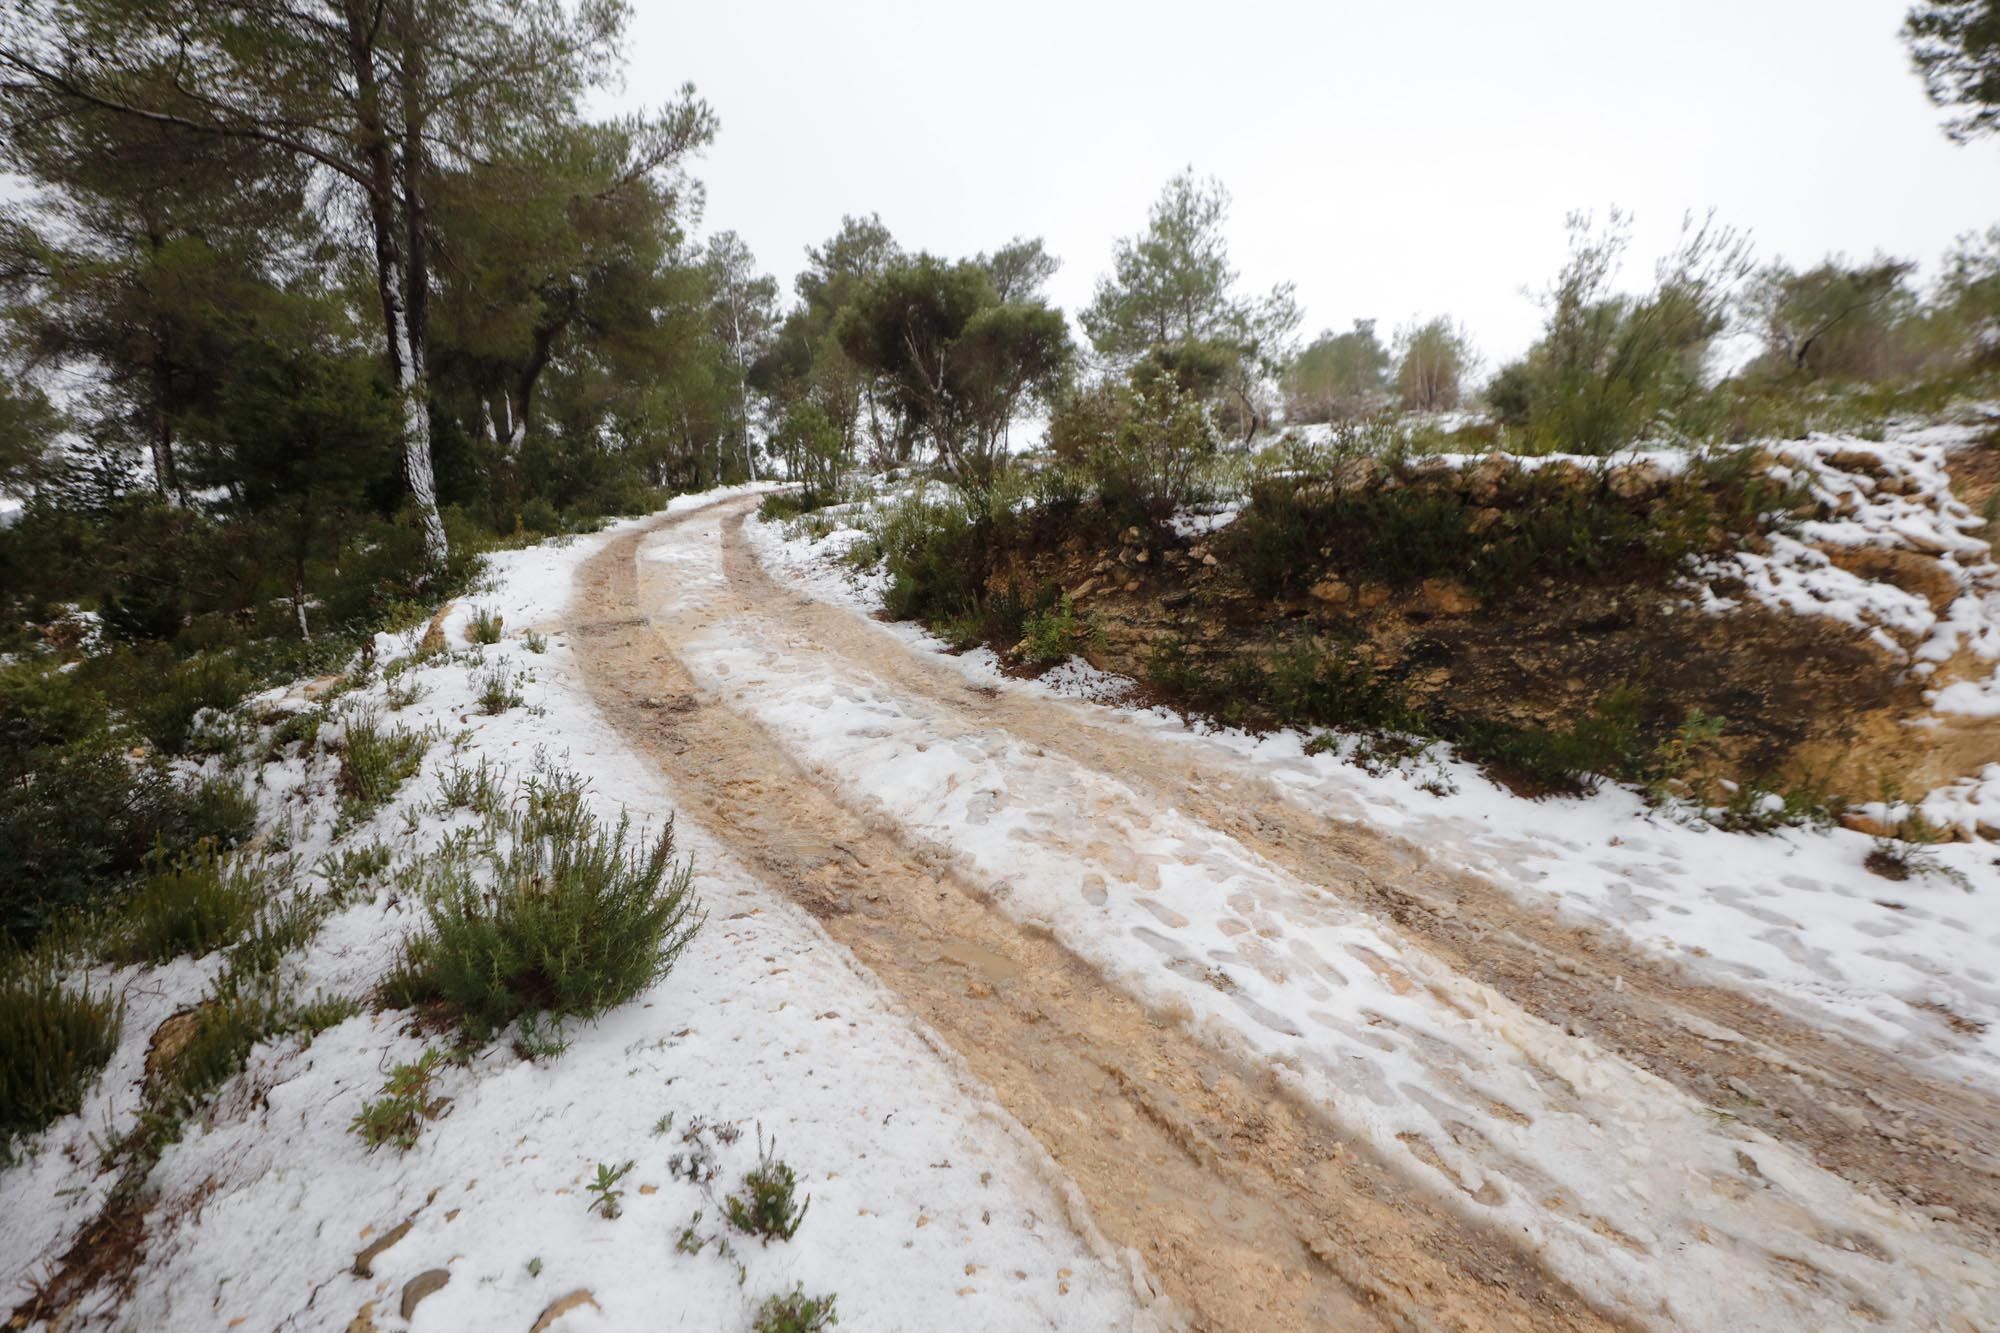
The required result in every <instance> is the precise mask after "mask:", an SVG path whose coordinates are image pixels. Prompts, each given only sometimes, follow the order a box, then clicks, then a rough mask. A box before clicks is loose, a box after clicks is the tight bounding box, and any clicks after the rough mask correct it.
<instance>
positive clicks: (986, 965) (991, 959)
mask: <svg viewBox="0 0 2000 1333" xmlns="http://www.w3.org/2000/svg"><path fill="white" fill-rule="evenodd" d="M937 960H938V961H939V962H941V963H956V964H957V965H958V966H960V967H962V968H965V969H966V970H967V971H969V972H977V973H979V974H980V975H981V976H983V977H985V978H986V979H987V980H988V981H1012V980H1013V979H1014V978H1015V977H1018V976H1020V975H1021V965H1020V964H1019V963H1017V962H1015V961H1014V960H1013V959H1011V958H1009V957H1008V956H1007V955H1006V954H1004V953H995V952H994V951H993V950H991V949H989V948H987V947H985V946H984V945H980V944H974V943H972V941H970V940H947V941H946V942H945V943H943V944H940V945H939V946H938V958H937Z"/></svg>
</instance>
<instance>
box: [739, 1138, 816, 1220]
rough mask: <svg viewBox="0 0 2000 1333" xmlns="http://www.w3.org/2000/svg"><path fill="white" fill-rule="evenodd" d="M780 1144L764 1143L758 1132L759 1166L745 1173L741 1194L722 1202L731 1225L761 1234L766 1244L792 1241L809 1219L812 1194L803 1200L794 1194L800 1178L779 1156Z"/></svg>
mask: <svg viewBox="0 0 2000 1333" xmlns="http://www.w3.org/2000/svg"><path fill="white" fill-rule="evenodd" d="M777 1152H778V1145H777V1142H776V1141H775V1140H773V1141H772V1143H771V1145H770V1147H768V1148H767V1147H765V1146H764V1134H763V1131H762V1130H759V1131H758V1133H757V1165H756V1166H754V1167H752V1168H751V1169H750V1170H749V1171H746V1172H745V1173H744V1175H743V1189H742V1192H741V1193H738V1194H731V1195H730V1196H729V1197H728V1198H726V1199H724V1200H723V1201H722V1212H723V1216H724V1217H726V1218H727V1219H728V1220H729V1225H730V1226H732V1227H735V1228H736V1229H737V1230H738V1231H740V1232H742V1233H743V1234H744V1235H746V1236H758V1237H761V1238H762V1239H763V1242H764V1243H765V1244H766V1245H769V1244H770V1243H771V1242H772V1241H774V1240H790V1239H791V1238H792V1237H793V1236H796V1235H797V1234H798V1233H799V1227H800V1226H801V1225H803V1224H804V1222H805V1220H806V1209H808V1208H810V1207H811V1206H812V1196H811V1195H807V1196H806V1197H805V1199H804V1201H803V1202H800V1201H797V1200H795V1199H794V1198H793V1195H794V1194H795V1193H796V1192H797V1190H798V1184H799V1178H798V1176H797V1174H796V1173H795V1172H794V1171H793V1170H792V1168H791V1167H789V1166H787V1165H786V1164H785V1163H783V1162H781V1161H779V1160H778V1159H777Z"/></svg>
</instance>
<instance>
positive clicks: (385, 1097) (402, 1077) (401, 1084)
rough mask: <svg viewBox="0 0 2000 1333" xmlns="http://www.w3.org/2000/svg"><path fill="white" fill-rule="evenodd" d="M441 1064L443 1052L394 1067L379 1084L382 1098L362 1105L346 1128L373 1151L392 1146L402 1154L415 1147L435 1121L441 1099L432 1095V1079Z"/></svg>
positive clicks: (442, 1101)
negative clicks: (386, 1078)
mask: <svg viewBox="0 0 2000 1333" xmlns="http://www.w3.org/2000/svg"><path fill="white" fill-rule="evenodd" d="M443 1063H444V1052H442V1051H439V1050H436V1049H434V1048H433V1049H430V1050H426V1051H425V1052H424V1053H423V1055H422V1056H420V1057H419V1058H418V1059H417V1060H416V1061H415V1062H414V1063H411V1064H401V1065H397V1066H396V1067H395V1069H393V1070H391V1071H390V1073H389V1078H388V1081H387V1082H385V1083H383V1085H382V1095H381V1097H379V1098H377V1099H376V1100H374V1101H372V1102H366V1103H363V1105H362V1107H361V1111H360V1114H358V1115H356V1116H355V1117H354V1120H353V1122H352V1123H351V1124H349V1126H348V1128H349V1129H350V1130H352V1131H353V1132H354V1133H356V1134H359V1135H360V1136H361V1141H362V1142H363V1143H366V1144H367V1145H368V1151H370V1152H373V1151H375V1150H376V1149H377V1148H379V1147H381V1146H382V1145H383V1144H385V1143H393V1144H395V1145H396V1147H397V1148H398V1149H400V1150H401V1151H403V1152H408V1151H409V1150H410V1149H412V1148H414V1147H416V1146H417V1138H418V1136H419V1135H421V1134H422V1133H423V1130H424V1125H425V1124H426V1123H427V1122H429V1121H432V1120H435V1119H437V1118H438V1115H439V1114H440V1113H441V1112H442V1111H443V1110H444V1099H443V1098H441V1097H434V1096H432V1095H431V1079H432V1077H433V1076H434V1075H435V1074H436V1073H437V1070H438V1066H440V1065H442V1064H443Z"/></svg>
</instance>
